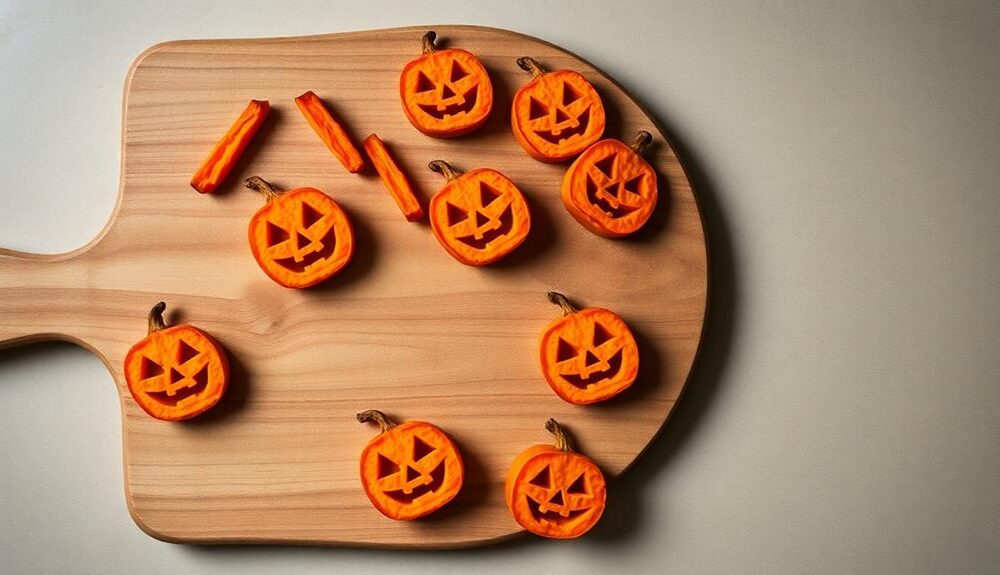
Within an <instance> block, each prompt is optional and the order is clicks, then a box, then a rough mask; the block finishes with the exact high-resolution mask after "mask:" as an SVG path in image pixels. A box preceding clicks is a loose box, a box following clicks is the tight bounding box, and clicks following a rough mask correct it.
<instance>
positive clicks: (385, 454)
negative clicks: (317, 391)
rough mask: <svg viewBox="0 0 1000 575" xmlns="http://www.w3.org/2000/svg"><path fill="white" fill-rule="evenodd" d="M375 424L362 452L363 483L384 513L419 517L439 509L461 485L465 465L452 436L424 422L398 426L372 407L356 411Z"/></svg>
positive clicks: (373, 501)
mask: <svg viewBox="0 0 1000 575" xmlns="http://www.w3.org/2000/svg"><path fill="white" fill-rule="evenodd" d="M358 421H360V422H362V423H366V422H374V423H376V424H378V426H379V434H378V435H376V436H375V437H374V438H373V439H372V440H371V441H369V442H368V445H366V446H365V448H364V450H362V452H361V485H362V486H363V487H364V490H365V494H366V495H368V499H370V500H371V502H372V505H374V506H375V508H376V509H378V510H379V511H380V512H382V514H383V515H385V516H386V517H389V518H391V519H403V520H408V519H417V518H419V517H423V516H425V515H427V514H429V513H433V512H434V511H437V510H438V509H440V508H441V507H442V506H444V505H445V504H446V503H448V502H449V501H451V500H452V499H453V498H454V497H455V496H456V495H458V492H459V491H460V490H461V489H462V482H463V480H464V477H465V466H464V464H463V463H462V456H461V454H460V453H459V451H458V448H456V447H455V444H454V443H453V442H452V440H451V438H449V437H448V435H447V434H446V433H445V432H444V431H442V430H441V429H440V428H439V427H437V426H435V425H431V424H430V423H424V422H422V421H405V422H403V423H400V424H397V423H396V422H394V421H392V420H391V419H389V417H388V416H386V415H385V414H384V413H382V412H381V411H376V410H374V409H372V410H368V411H362V412H361V413H359V414H358Z"/></svg>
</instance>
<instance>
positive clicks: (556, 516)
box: [524, 495, 587, 525]
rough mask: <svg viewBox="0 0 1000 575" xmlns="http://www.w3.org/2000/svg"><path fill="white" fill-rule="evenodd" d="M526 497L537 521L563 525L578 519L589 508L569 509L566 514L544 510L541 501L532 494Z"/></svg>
mask: <svg viewBox="0 0 1000 575" xmlns="http://www.w3.org/2000/svg"><path fill="white" fill-rule="evenodd" d="M524 497H525V498H526V499H527V500H528V511H530V512H531V516H532V517H534V518H535V521H548V522H549V523H555V524H556V525H561V524H563V523H566V522H568V521H572V520H573V519H576V518H577V517H579V516H580V515H582V514H583V513H585V512H586V511H587V509H569V510H567V511H566V515H563V514H562V513H559V512H557V511H552V510H546V511H542V505H541V503H539V502H537V501H535V500H534V499H533V498H532V497H531V496H530V495H525V496H524Z"/></svg>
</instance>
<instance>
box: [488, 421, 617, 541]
mask: <svg viewBox="0 0 1000 575" xmlns="http://www.w3.org/2000/svg"><path fill="white" fill-rule="evenodd" d="M545 429H546V430H548V431H549V432H550V433H552V434H553V435H554V436H555V438H556V442H555V445H554V446H553V445H536V446H534V447H529V448H528V449H526V450H524V451H523V452H521V454H520V455H518V456H517V457H516V458H515V459H514V463H513V464H512V465H511V466H510V471H508V472H507V480H506V482H505V484H504V495H505V496H506V500H507V509H508V510H510V514H511V515H512V516H513V517H514V520H515V521H517V523H518V524H519V525H520V526H521V527H524V528H525V529H527V530H528V531H530V532H532V533H534V534H536V535H541V536H543V537H551V538H554V539H572V538H574V537H579V536H581V535H583V534H584V533H586V532H587V531H589V530H590V528H591V527H593V526H594V525H595V524H597V521H598V520H599V519H600V518H601V515H602V514H603V513H604V506H605V502H606V499H607V486H606V483H605V481H604V474H603V473H601V469H600V468H599V467H598V466H597V464H596V463H594V462H593V461H592V460H591V459H590V458H589V457H587V456H585V455H582V454H580V453H576V452H574V451H573V449H572V445H571V443H570V439H569V436H568V435H567V434H566V431H565V430H564V429H563V428H562V426H560V425H559V423H557V422H556V420H554V419H550V420H548V421H546V422H545Z"/></svg>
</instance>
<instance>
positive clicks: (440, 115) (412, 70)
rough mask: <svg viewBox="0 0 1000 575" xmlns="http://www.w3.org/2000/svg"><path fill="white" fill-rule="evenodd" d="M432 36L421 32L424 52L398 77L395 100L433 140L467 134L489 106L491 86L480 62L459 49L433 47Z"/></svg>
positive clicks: (484, 117) (482, 119) (479, 123)
mask: <svg viewBox="0 0 1000 575" xmlns="http://www.w3.org/2000/svg"><path fill="white" fill-rule="evenodd" d="M436 38H437V35H436V34H434V32H428V33H426V34H424V37H423V39H422V44H423V55H422V56H420V57H418V58H416V59H414V60H411V61H410V62H409V63H408V64H406V66H405V67H403V72H402V74H400V76H399V99H400V101H401V102H402V104H403V112H405V113H406V117H407V119H409V120H410V123H411V124H413V127H414V128H416V129H418V130H420V131H421V132H423V133H424V134H427V135H428V136H432V137H435V138H454V137H456V136H462V135H464V134H468V133H469V132H472V131H474V130H476V129H478V128H479V127H480V126H482V125H483V124H485V123H486V120H487V119H488V118H489V117H490V111H491V110H492V109H493V84H492V83H491V82H490V75H489V74H488V73H487V72H486V68H485V67H484V66H483V63H482V62H480V61H479V58H476V57H475V56H474V55H472V54H471V53H469V52H466V51H465V50H460V49H458V48H450V49H448V50H438V49H437V48H436V47H435V46H434V40H435V39H436Z"/></svg>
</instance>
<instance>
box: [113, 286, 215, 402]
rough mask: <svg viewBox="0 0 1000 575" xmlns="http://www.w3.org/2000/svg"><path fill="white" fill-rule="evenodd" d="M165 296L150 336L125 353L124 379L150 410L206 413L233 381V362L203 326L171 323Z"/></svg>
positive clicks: (156, 309)
mask: <svg viewBox="0 0 1000 575" xmlns="http://www.w3.org/2000/svg"><path fill="white" fill-rule="evenodd" d="M166 308H167V304H165V303H163V302H162V301H161V302H160V303H158V304H156V305H155V306H153V309H152V310H150V312H149V335H147V336H146V337H145V338H144V339H143V340H142V341H140V342H139V343H137V344H135V345H133V346H132V348H131V349H129V350H128V353H127V354H125V362H124V364H123V365H124V368H125V383H126V384H127V385H128V390H129V392H130V393H131V394H132V398H133V399H135V402H136V403H137V404H138V405H139V407H141V408H142V409H143V410H144V411H145V412H146V413H148V414H149V415H151V416H153V417H155V418H156V419H162V420H165V421H180V420H183V419H190V418H192V417H195V416H196V415H200V414H201V413H204V412H205V411H207V410H208V409H210V408H211V407H212V406H214V405H215V404H216V403H218V402H219V399H220V398H221V397H222V394H224V393H225V392H226V387H227V386H228V385H229V361H228V359H226V353H225V351H223V349H222V346H221V345H219V344H218V342H216V341H215V340H214V339H212V337H211V336H209V335H208V334H207V333H205V332H203V331H201V330H200V329H198V328H196V327H193V326H190V325H187V324H181V325H175V326H172V327H167V326H166V324H165V323H164V322H163V310H165V309H166Z"/></svg>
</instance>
